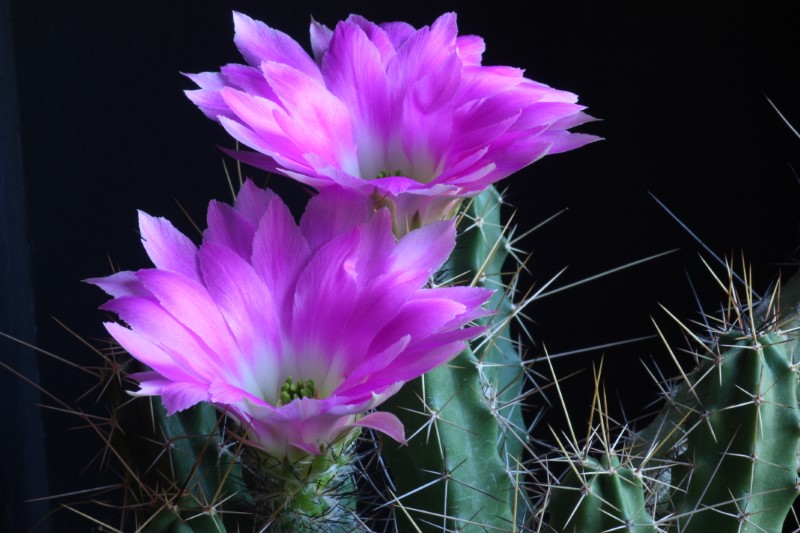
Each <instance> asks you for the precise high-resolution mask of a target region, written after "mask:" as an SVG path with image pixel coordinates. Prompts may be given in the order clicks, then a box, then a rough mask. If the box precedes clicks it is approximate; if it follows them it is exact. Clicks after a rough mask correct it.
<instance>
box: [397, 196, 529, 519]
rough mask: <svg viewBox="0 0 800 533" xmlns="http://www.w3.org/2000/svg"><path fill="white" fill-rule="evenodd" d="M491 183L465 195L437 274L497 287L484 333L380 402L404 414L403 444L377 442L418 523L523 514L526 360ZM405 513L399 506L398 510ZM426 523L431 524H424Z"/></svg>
mask: <svg viewBox="0 0 800 533" xmlns="http://www.w3.org/2000/svg"><path fill="white" fill-rule="evenodd" d="M501 204H502V201H501V196H500V194H499V193H498V192H497V191H496V190H495V189H493V188H490V189H489V190H487V191H486V192H484V193H483V194H481V195H479V196H477V197H475V198H474V199H473V200H471V201H470V203H469V205H468V206H467V207H466V210H465V212H464V214H463V217H462V220H461V223H460V233H459V237H458V242H457V244H456V249H455V251H454V252H453V255H452V256H451V258H450V259H449V261H448V262H447V263H446V265H445V266H444V268H443V270H442V272H441V273H440V275H441V276H443V277H445V278H454V279H456V280H457V281H456V282H457V283H476V284H480V285H482V286H484V287H487V288H491V289H495V290H496V292H495V294H494V296H493V298H492V300H491V308H492V309H493V310H495V311H496V314H495V315H493V316H491V317H489V318H488V319H484V320H483V321H482V322H483V324H484V325H486V326H487V335H486V337H485V338H483V339H481V340H479V342H476V343H473V346H472V347H471V348H470V349H467V350H465V351H464V352H462V353H461V354H460V355H459V356H458V357H457V358H456V359H455V360H453V361H452V362H451V363H450V364H448V365H446V366H444V367H441V368H438V369H435V370H433V371H431V372H429V373H428V374H426V375H425V376H423V377H422V378H420V379H418V380H416V381H415V382H412V383H409V384H407V385H406V386H405V387H404V389H403V390H402V391H401V392H400V393H399V394H398V395H396V396H395V397H394V398H393V399H392V400H390V401H389V402H387V404H386V406H385V409H387V410H392V411H393V412H394V413H396V414H397V415H398V416H400V417H401V419H402V420H403V423H404V425H405V426H406V431H407V432H408V433H409V434H411V435H410V436H411V438H410V439H409V443H408V446H407V447H401V448H397V447H396V446H394V445H388V446H384V450H383V457H384V458H385V460H386V463H387V465H388V467H389V469H390V470H391V472H392V475H393V477H394V480H395V483H396V485H397V490H398V491H399V492H398V494H397V496H398V498H399V500H400V503H401V504H402V505H403V506H404V507H405V508H406V510H407V511H409V512H413V511H414V510H419V511H421V512H420V513H419V514H416V515H415V516H416V518H412V520H414V522H415V526H416V527H418V528H420V529H422V530H428V529H432V530H437V531H438V530H448V531H449V530H453V529H458V530H461V531H484V528H486V527H489V528H496V529H497V530H500V531H506V530H509V531H510V530H512V529H514V528H515V527H518V524H520V523H522V522H523V520H524V519H525V517H526V516H527V517H529V516H530V513H529V512H528V511H529V509H528V499H527V496H526V494H525V490H524V489H523V488H522V485H521V483H520V482H519V481H518V480H520V479H524V477H525V476H524V474H523V473H519V470H520V465H521V464H522V451H523V449H524V447H525V445H526V444H525V443H526V438H527V431H526V427H525V424H524V422H523V419H522V412H521V405H520V403H521V397H522V387H523V384H524V382H525V376H526V367H525V364H524V363H523V361H522V359H521V357H520V353H519V349H518V346H517V345H516V344H515V343H514V342H513V341H512V339H511V334H510V332H509V322H510V321H511V319H512V318H513V317H514V316H515V312H516V309H519V307H518V304H517V306H515V304H514V302H513V290H512V289H510V288H509V287H508V285H507V282H506V280H505V279H504V276H503V274H502V273H503V264H504V262H505V260H506V258H507V256H508V254H509V250H510V249H511V244H510V242H509V240H508V238H507V237H506V236H505V234H504V227H503V225H502V224H501V219H500V206H501ZM397 514H398V520H401V521H402V520H403V519H404V518H403V516H402V515H404V513H397ZM426 524H428V526H426Z"/></svg>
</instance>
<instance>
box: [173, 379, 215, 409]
mask: <svg viewBox="0 0 800 533" xmlns="http://www.w3.org/2000/svg"><path fill="white" fill-rule="evenodd" d="M209 396H210V395H209V393H208V389H207V388H205V387H203V386H201V385H198V384H196V383H172V384H170V385H168V386H166V387H164V388H163V389H161V400H162V401H163V402H164V408H165V409H166V410H167V416H169V415H173V414H175V413H177V412H178V411H183V410H184V409H188V408H189V407H192V406H193V405H197V404H198V403H200V402H203V401H206V400H208V399H209Z"/></svg>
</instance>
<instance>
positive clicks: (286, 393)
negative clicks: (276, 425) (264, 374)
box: [278, 376, 319, 405]
mask: <svg viewBox="0 0 800 533" xmlns="http://www.w3.org/2000/svg"><path fill="white" fill-rule="evenodd" d="M298 398H319V394H318V393H317V387H316V386H315V385H314V380H313V379H307V380H305V381H303V380H302V379H301V380H300V381H294V379H293V378H292V376H289V377H288V378H286V381H285V382H284V383H283V385H281V394H280V403H279V404H278V405H286V404H287V403H289V402H291V401H292V400H296V399H298Z"/></svg>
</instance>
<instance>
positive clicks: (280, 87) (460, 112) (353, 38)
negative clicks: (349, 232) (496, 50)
mask: <svg viewBox="0 0 800 533" xmlns="http://www.w3.org/2000/svg"><path fill="white" fill-rule="evenodd" d="M233 18H234V26H235V31H236V36H235V39H234V41H235V43H236V45H237V46H238V48H239V51H240V52H241V53H242V55H243V56H244V58H245V60H246V61H247V65H240V64H230V65H226V66H224V67H222V68H221V69H220V72H204V73H201V74H191V75H189V77H190V78H191V79H192V80H193V81H194V82H195V83H196V84H197V85H198V86H199V87H200V89H197V90H191V91H187V93H186V94H187V95H188V97H189V98H190V99H191V100H192V101H193V102H194V103H195V104H196V105H197V106H198V107H199V108H200V109H201V110H202V111H203V112H204V113H205V114H206V115H207V116H209V117H210V118H212V119H214V120H217V121H219V122H220V124H222V126H223V127H224V128H225V129H226V130H227V131H228V133H230V134H231V135H232V136H233V137H234V138H235V139H236V140H238V141H239V142H241V143H242V144H243V145H245V146H247V147H249V148H252V149H253V150H255V152H237V153H236V156H237V157H238V158H240V159H241V160H242V161H245V162H248V163H250V164H253V165H255V166H258V167H260V168H263V169H266V170H269V171H271V172H277V173H280V174H284V175H286V176H289V177H292V178H294V179H296V180H298V181H300V182H303V183H305V184H307V185H310V186H312V187H315V188H318V189H322V188H326V187H330V186H341V187H344V188H348V189H354V190H356V191H358V192H359V193H360V194H362V195H365V196H369V197H371V198H372V199H373V200H374V201H375V202H376V203H377V205H386V206H388V207H390V209H391V210H392V211H393V214H394V217H395V221H394V222H395V230H396V232H398V235H399V234H402V233H404V232H406V231H408V230H409V229H411V228H414V227H418V226H419V225H421V224H424V223H428V222H430V221H432V220H438V219H442V218H446V217H448V216H451V215H452V214H453V213H454V212H455V209H456V208H457V206H458V205H459V203H460V201H461V198H463V197H468V196H473V195H475V194H478V193H479V192H481V191H482V190H484V189H485V188H486V187H487V186H488V185H490V184H491V183H494V182H496V181H498V180H500V179H502V178H505V177H507V176H509V175H510V174H512V173H513V172H516V171H517V170H519V169H521V168H523V167H525V166H527V165H529V164H531V163H533V162H534V161H536V160H537V159H539V158H541V157H543V156H545V155H547V154H555V153H559V152H564V151H567V150H572V149H574V148H578V147H580V146H583V145H584V144H587V143H589V142H592V141H594V140H596V139H597V137H594V136H592V135H585V134H576V133H570V132H569V131H568V129H569V128H572V127H574V126H577V125H579V124H582V123H584V122H586V121H588V120H591V117H589V116H588V115H586V114H585V113H583V112H582V110H583V109H584V107H583V106H581V105H578V104H577V103H576V102H577V96H575V95H574V94H572V93H569V92H565V91H560V90H556V89H552V88H550V87H548V86H547V85H543V84H541V83H537V82H535V81H533V80H530V79H527V78H525V77H523V71H522V70H520V69H516V68H511V67H505V66H483V65H481V56H482V53H483V51H484V42H483V39H481V38H480V37H477V36H474V35H467V36H458V28H457V26H456V15H455V14H454V13H447V14H444V15H442V16H441V17H439V18H438V19H437V20H436V21H435V22H434V23H433V24H432V25H431V26H430V27H428V26H425V27H423V28H421V29H419V30H417V29H415V28H413V27H412V26H410V25H408V24H406V23H403V22H391V23H387V24H380V25H378V24H374V23H372V22H370V21H368V20H366V19H364V18H363V17H360V16H357V15H351V16H350V17H349V18H348V19H347V20H345V21H342V22H339V23H338V24H337V25H336V28H335V29H334V30H333V31H331V30H330V29H329V28H327V27H325V26H323V25H321V24H318V23H316V22H312V23H311V48H312V50H313V54H314V57H313V58H312V57H311V56H309V55H308V54H307V53H306V52H305V51H304V50H303V49H302V47H301V46H300V45H299V44H298V43H297V42H295V41H294V40H293V39H291V38H290V37H289V36H287V35H286V34H284V33H281V32H280V31H278V30H274V29H272V28H270V27H269V26H267V25H265V24H264V23H262V22H258V21H256V20H253V19H251V18H249V17H247V16H245V15H242V14H239V13H234V17H233Z"/></svg>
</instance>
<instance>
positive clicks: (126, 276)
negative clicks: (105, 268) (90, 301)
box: [84, 271, 152, 298]
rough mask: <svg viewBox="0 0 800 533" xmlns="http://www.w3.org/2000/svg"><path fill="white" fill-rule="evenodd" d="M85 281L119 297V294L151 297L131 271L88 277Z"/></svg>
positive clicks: (110, 294)
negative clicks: (103, 276)
mask: <svg viewBox="0 0 800 533" xmlns="http://www.w3.org/2000/svg"><path fill="white" fill-rule="evenodd" d="M84 281H85V282H86V283H91V284H92V285H97V286H98V287H100V288H101V289H103V290H104V291H105V292H106V294H108V295H109V296H113V297H114V298H119V297H121V296H141V297H144V298H148V297H150V298H152V294H150V291H148V290H147V289H145V288H144V286H143V285H142V282H141V281H139V278H137V277H136V274H134V273H133V272H127V271H125V272H117V273H116V274H112V275H110V276H107V277H105V278H89V279H87V280H84Z"/></svg>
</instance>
